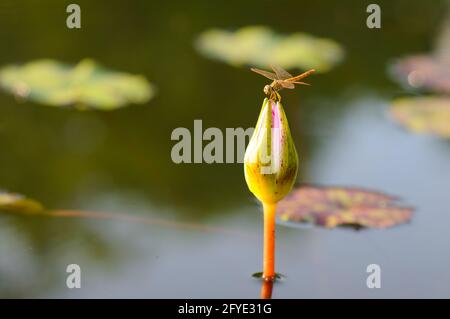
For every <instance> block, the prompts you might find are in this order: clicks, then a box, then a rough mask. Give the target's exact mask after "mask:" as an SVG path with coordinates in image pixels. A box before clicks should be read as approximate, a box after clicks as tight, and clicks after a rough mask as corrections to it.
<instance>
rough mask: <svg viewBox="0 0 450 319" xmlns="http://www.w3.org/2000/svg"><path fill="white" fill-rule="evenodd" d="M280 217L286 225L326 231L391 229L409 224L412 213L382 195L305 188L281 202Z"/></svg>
mask: <svg viewBox="0 0 450 319" xmlns="http://www.w3.org/2000/svg"><path fill="white" fill-rule="evenodd" d="M277 215H278V218H279V220H280V221H282V222H295V223H313V224H315V225H319V226H323V227H326V228H334V227H336V226H354V227H356V228H358V227H359V228H360V227H371V228H387V227H392V226H395V225H398V224H402V223H405V222H407V221H409V220H410V219H411V215H412V210H411V209H410V208H405V207H398V206H396V198H394V197H392V196H390V195H386V194H382V193H378V192H372V191H368V190H363V189H356V188H341V187H314V186H304V187H300V188H298V189H296V190H294V191H292V193H291V194H290V195H288V196H287V197H286V198H285V199H283V200H282V201H281V202H279V204H278V209H277Z"/></svg>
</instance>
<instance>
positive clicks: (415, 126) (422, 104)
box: [389, 97, 450, 138]
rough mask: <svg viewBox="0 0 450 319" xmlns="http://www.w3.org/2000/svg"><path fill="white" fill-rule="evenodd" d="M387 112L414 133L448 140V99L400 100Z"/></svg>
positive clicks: (449, 99) (449, 132) (449, 100)
mask: <svg viewBox="0 0 450 319" xmlns="http://www.w3.org/2000/svg"><path fill="white" fill-rule="evenodd" d="M389 112H390V113H391V115H392V117H393V118H394V119H395V120H396V121H398V122H399V123H400V124H401V125H403V126H404V127H406V128H407V129H408V130H410V131H412V132H414V133H421V134H433V135H437V136H441V137H445V138H450V97H420V98H400V99H397V100H395V101H394V102H393V104H392V107H391V108H390V110H389Z"/></svg>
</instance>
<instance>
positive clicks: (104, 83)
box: [0, 59, 155, 110]
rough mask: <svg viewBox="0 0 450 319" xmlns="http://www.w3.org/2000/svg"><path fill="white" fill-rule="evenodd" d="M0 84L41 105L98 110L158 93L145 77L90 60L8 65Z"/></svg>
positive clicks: (46, 61)
mask: <svg viewBox="0 0 450 319" xmlns="http://www.w3.org/2000/svg"><path fill="white" fill-rule="evenodd" d="M0 86H1V87H2V88H3V89H4V90H6V91H7V92H10V93H12V94H14V95H15V96H17V97H19V98H22V99H29V100H31V101H34V102H38V103H41V104H46V105H50V106H70V105H71V106H74V107H75V108H77V109H98V110H113V109H116V108H119V107H123V106H125V105H127V104H129V103H136V104H139V103H146V102H147V101H148V100H150V98H152V97H153V95H154V92H155V90H154V87H153V86H152V85H151V84H150V83H149V82H148V81H147V80H146V78H145V77H143V76H141V75H132V74H127V73H122V72H115V71H110V70H107V69H104V68H102V67H100V66H99V65H98V64H96V63H95V62H94V61H92V60H89V59H85V60H82V61H81V62H80V63H78V64H77V65H75V66H70V65H66V64H63V63H60V62H58V61H54V60H37V61H33V62H29V63H26V64H24V65H7V66H5V67H3V68H2V69H1V70H0Z"/></svg>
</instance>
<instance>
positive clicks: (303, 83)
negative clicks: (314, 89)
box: [290, 82, 311, 86]
mask: <svg viewBox="0 0 450 319" xmlns="http://www.w3.org/2000/svg"><path fill="white" fill-rule="evenodd" d="M290 83H295V84H302V85H308V86H311V84H309V83H305V82H290Z"/></svg>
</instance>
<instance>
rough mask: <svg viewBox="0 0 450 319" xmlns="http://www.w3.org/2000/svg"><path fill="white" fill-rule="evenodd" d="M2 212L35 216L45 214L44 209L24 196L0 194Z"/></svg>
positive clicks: (0, 209)
mask: <svg viewBox="0 0 450 319" xmlns="http://www.w3.org/2000/svg"><path fill="white" fill-rule="evenodd" d="M0 211H7V212H16V213H28V214H33V213H40V212H43V211H44V207H43V206H42V205H41V203H39V202H37V201H35V200H34V199H29V198H26V197H24V196H23V195H20V194H14V193H7V192H0Z"/></svg>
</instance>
